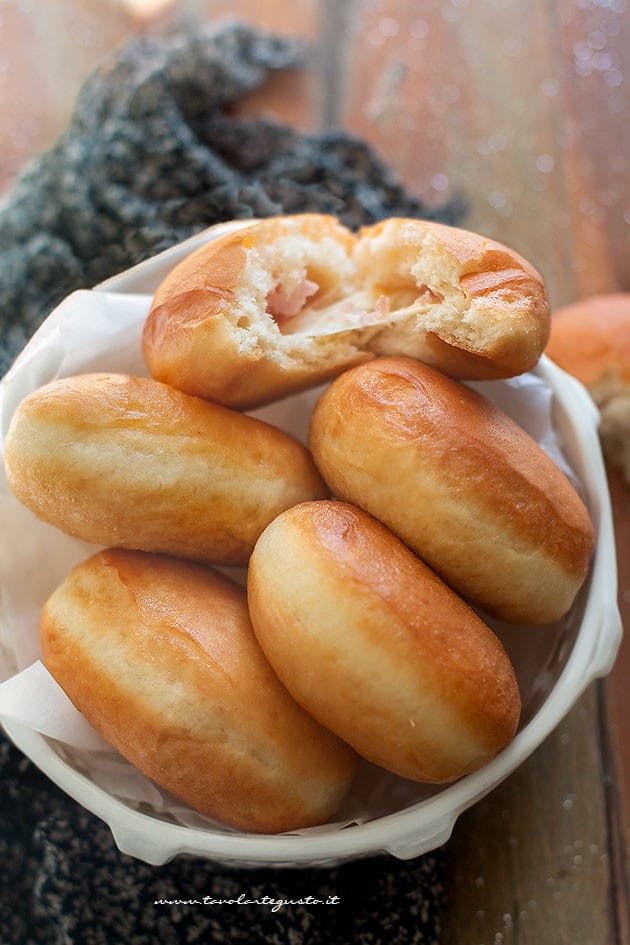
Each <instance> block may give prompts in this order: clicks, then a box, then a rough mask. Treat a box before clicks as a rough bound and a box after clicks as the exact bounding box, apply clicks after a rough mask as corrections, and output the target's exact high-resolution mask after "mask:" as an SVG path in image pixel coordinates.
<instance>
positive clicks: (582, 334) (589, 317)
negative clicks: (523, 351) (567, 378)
mask: <svg viewBox="0 0 630 945" xmlns="http://www.w3.org/2000/svg"><path fill="white" fill-rule="evenodd" d="M545 354H547V355H548V357H550V358H551V360H552V361H555V362H556V364H558V365H559V366H560V367H561V368H563V369H564V370H565V371H568V372H569V374H573V375H574V377H577V378H578V380H580V381H581V382H582V383H583V384H584V385H585V386H586V387H588V388H593V387H595V386H596V385H597V384H598V383H600V382H602V381H605V380H606V379H608V380H610V381H612V380H613V379H616V380H617V381H618V383H619V384H622V383H623V384H624V385H628V384H630V293H622V292H620V293H617V294H612V295H599V296H593V297H591V298H587V299H582V300H581V301H579V302H574V303H573V305H567V306H565V307H564V308H561V309H558V310H557V311H556V312H554V315H553V319H552V323H551V335H550V337H549V344H548V345H547V348H546V351H545Z"/></svg>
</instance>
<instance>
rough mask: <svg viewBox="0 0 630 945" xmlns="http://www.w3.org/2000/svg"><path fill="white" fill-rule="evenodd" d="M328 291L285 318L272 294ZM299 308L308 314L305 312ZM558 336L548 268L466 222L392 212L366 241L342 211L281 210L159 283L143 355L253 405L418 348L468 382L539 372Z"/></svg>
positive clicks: (178, 382) (213, 396)
mask: <svg viewBox="0 0 630 945" xmlns="http://www.w3.org/2000/svg"><path fill="white" fill-rule="evenodd" d="M300 282H302V284H303V285H315V286H317V287H318V288H317V291H316V293H315V295H314V296H313V297H312V298H310V297H309V296H308V295H307V296H305V297H303V298H302V299H301V302H295V311H294V312H293V313H292V314H291V316H290V317H288V318H285V317H284V316H283V315H281V317H280V318H278V317H277V312H274V305H273V303H272V301H271V300H272V299H273V297H274V293H275V292H276V290H277V289H278V287H280V288H281V289H282V290H283V291H284V289H285V288H286V287H287V286H288V287H289V288H288V289H287V290H286V293H285V296H286V298H285V302H286V299H287V298H288V299H294V298H295V290H296V286H297V285H298V284H299V283H300ZM294 315H299V316H300V317H298V318H293V316H294ZM548 331H549V306H548V302H547V298H546V294H545V289H544V285H543V282H542V279H541V277H540V275H539V274H538V273H537V272H536V270H535V269H534V268H533V267H532V266H531V265H530V264H529V263H528V262H527V261H526V260H524V259H523V258H522V257H521V256H519V255H518V254H517V253H514V252H513V251H512V250H509V249H508V248H507V247H505V246H503V245H501V244H499V243H496V242H494V241H492V240H489V239H486V238H485V237H482V236H479V235H477V234H475V233H471V232H468V231H465V230H460V229H456V228H453V227H447V226H443V225H438V224H433V223H430V222H427V221H421V220H406V219H397V218H394V219H390V220H386V221H384V222H382V223H379V224H377V225H376V226H374V227H369V228H365V229H363V230H362V231H361V233H360V235H359V237H358V238H357V237H356V236H355V235H354V234H352V233H350V231H348V230H346V229H345V228H344V227H342V226H341V225H340V224H339V223H338V222H337V221H336V220H335V219H334V218H333V217H329V216H319V215H317V214H305V215H301V216H294V217H276V218H271V219H269V220H265V221H262V222H260V223H257V224H254V225H252V226H250V227H247V228H246V229H243V230H240V231H236V232H234V233H231V234H228V235H225V236H223V237H220V238H219V239H217V240H215V241H213V242H210V243H208V244H207V245H206V246H204V247H202V248H201V249H199V250H197V252H196V253H194V254H193V255H191V256H190V257H189V258H187V259H185V260H184V261H183V262H181V263H180V264H179V265H178V266H176V267H175V268H174V269H173V271H172V272H171V273H170V274H169V275H168V276H167V278H166V279H165V281H164V282H163V283H162V285H161V286H160V287H159V289H158V291H157V293H156V295H155V298H154V301H153V305H152V308H151V312H150V314H149V316H148V319H147V321H146V325H145V329H144V334H143V350H144V355H145V359H146V362H147V364H148V366H149V370H150V371H151V373H152V375H153V376H154V377H156V378H157V379H158V380H162V381H165V382H167V383H169V384H172V385H173V386H175V387H179V388H180V389H181V390H184V391H186V392H188V393H191V394H195V395H197V396H201V397H205V398H207V399H209V400H215V401H217V402H219V403H224V404H227V405H229V406H233V407H238V408H248V407H252V406H257V405H260V404H263V403H267V402H269V401H271V400H274V399H276V398H278V397H282V396H285V395H287V394H289V393H292V392H294V391H298V390H303V389H305V388H307V387H313V386H315V385H317V384H319V383H322V382H323V381H326V380H329V379H331V378H332V377H334V376H336V375H337V374H339V373H340V372H341V371H343V370H345V369H347V368H348V367H351V366H353V365H355V364H359V363H363V362H365V361H368V360H370V359H371V358H373V357H374V356H375V355H384V354H390V355H391V354H393V355H399V354H403V355H409V356H412V357H416V358H420V359H421V360H424V361H426V362H427V363H430V364H434V365H435V366H437V367H439V368H440V369H441V370H443V371H445V372H446V373H448V374H451V375H452V376H455V377H467V378H496V377H509V376H512V375H514V374H518V373H521V372H522V371H525V370H528V369H529V368H531V367H532V366H533V365H534V364H535V363H536V362H537V360H538V358H539V357H540V354H541V353H542V350H543V348H544V346H545V344H546V341H547V337H548Z"/></svg>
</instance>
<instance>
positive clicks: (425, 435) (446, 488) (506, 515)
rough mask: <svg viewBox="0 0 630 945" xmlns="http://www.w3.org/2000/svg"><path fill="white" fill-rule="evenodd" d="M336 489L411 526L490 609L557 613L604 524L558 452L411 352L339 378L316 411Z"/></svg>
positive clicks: (321, 458) (468, 594) (431, 556)
mask: <svg viewBox="0 0 630 945" xmlns="http://www.w3.org/2000/svg"><path fill="white" fill-rule="evenodd" d="M310 443H311V449H312V452H313V456H314V458H315V461H316V463H317V465H318V468H319V469H320V472H321V473H322V475H323V477H324V479H325V480H326V482H327V483H328V485H329V486H330V488H331V491H332V492H333V494H335V495H337V496H338V497H340V498H342V499H345V500H347V501H349V502H354V503H355V504H356V505H359V506H361V507H362V508H364V509H366V510H367V511H368V512H371V514H372V515H375V516H376V517H377V518H379V519H380V520H381V521H382V522H384V523H385V524H386V525H388V526H389V527H390V528H391V529H392V530H393V531H394V532H395V533H396V534H397V535H399V536H400V537H401V538H402V539H403V540H404V541H405V542H406V543H407V544H408V545H409V546H410V547H411V548H412V549H413V550H414V551H415V552H416V553H417V554H418V555H420V557H421V558H423V560H425V561H426V562H427V564H429V565H430V566H431V567H432V568H434V569H435V570H436V571H437V572H438V573H439V574H440V575H441V576H442V577H443V578H444V580H445V581H447V582H448V583H449V584H450V585H451V587H453V588H454V589H455V590H457V591H458V592H459V593H461V594H462V595H463V596H464V597H465V598H466V599H467V600H469V601H471V602H473V603H475V604H477V605H478V606H480V607H482V608H485V609H486V610H487V611H488V612H489V613H492V614H493V615H495V616H498V617H501V618H503V619H505V620H510V621H514V622H519V623H551V622H553V621H554V620H557V619H559V618H560V617H561V616H562V615H563V614H565V613H566V612H567V610H568V609H569V607H570V606H571V604H572V602H573V600H574V598H575V595H576V594H577V591H578V590H579V588H580V586H581V584H582V582H583V581H584V579H585V577H586V574H587V571H588V566H589V561H590V558H591V555H592V552H593V547H594V533H593V526H592V524H591V521H590V518H589V515H588V512H587V510H586V508H585V507H584V504H583V503H582V501H581V499H580V498H579V497H578V495H577V493H576V492H575V490H574V489H573V487H572V486H571V484H570V483H569V481H568V480H567V478H566V477H565V476H564V474H563V473H562V472H561V471H560V470H559V469H558V467H557V466H556V465H555V464H554V463H553V461H552V460H551V459H549V457H548V456H547V455H546V454H545V453H544V452H543V451H542V450H541V448H540V447H539V446H538V444H537V443H535V441H534V440H532V439H531V438H530V437H529V436H528V435H527V434H526V433H525V432H524V431H523V430H522V429H521V428H520V427H518V426H517V425H516V424H515V423H514V422H513V421H512V420H511V419H510V418H509V417H507V416H506V415H505V414H504V413H503V412H502V411H500V410H498V409H497V408H496V407H494V406H493V405H492V404H490V403H489V401H487V400H485V399H484V398H482V397H481V396H479V395H478V394H476V393H474V392H473V391H471V390H469V389H468V388H466V387H465V386H464V385H462V384H459V383H458V382H456V381H453V380H451V379H449V378H447V377H445V376H444V375H443V374H441V373H440V372H438V371H435V370H434V369H432V368H430V367H427V366H426V365H422V364H420V363H419V362H417V361H412V360H410V359H408V358H383V359H379V360H377V361H374V362H372V363H371V364H369V365H365V366H363V367H361V368H356V369H354V370H353V371H349V372H347V373H346V374H344V375H342V376H341V377H340V378H338V379H337V380H336V381H335V382H334V383H333V384H332V385H331V386H330V387H329V388H328V390H327V391H325V393H324V394H323V396H322V397H321V398H320V400H319V402H318V404H317V406H316V408H315V411H314V413H313V417H312V421H311V431H310Z"/></svg>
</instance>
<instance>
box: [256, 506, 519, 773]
mask: <svg viewBox="0 0 630 945" xmlns="http://www.w3.org/2000/svg"><path fill="white" fill-rule="evenodd" d="M248 600H249V608H250V615H251V619H252V624H253V626H254V630H255V632H256V635H257V637H258V640H259V642H260V644H261V646H262V649H263V650H264V652H265V654H266V656H267V658H268V659H269V661H270V662H271V664H272V666H273V667H274V669H275V671H276V672H277V674H278V676H279V677H280V679H281V680H282V681H283V682H284V684H285V685H286V686H287V688H288V689H289V690H290V692H291V693H292V695H293V696H294V698H295V699H296V700H297V701H298V702H299V703H300V704H301V705H303V706H304V707H305V708H306V709H307V711H308V712H310V713H311V714H312V715H313V716H314V717H315V718H317V719H318V720H319V721H320V722H321V723H322V724H323V725H325V726H326V727H327V728H330V729H331V730H332V731H334V732H336V733H337V734H338V735H339V736H340V737H341V738H343V739H344V740H345V741H347V742H348V743H349V744H351V745H352V746H353V747H354V748H355V749H356V750H357V752H359V754H361V755H363V756H364V757H366V758H368V759H369V760H370V761H372V762H374V763H375V764H378V765H381V766H382V767H384V768H387V769H388V770H390V771H393V772H395V773H396V774H399V775H401V776H403V777H405V778H411V779H413V780H417V781H450V780H453V779H455V778H458V777H460V776H461V775H464V774H467V773H468V772H470V771H473V770H475V769H476V768H478V767H480V766H481V765H483V764H485V763H486V762H487V761H489V760H490V759H491V758H493V757H494V756H495V755H496V754H497V753H498V752H499V751H501V749H502V748H504V747H505V746H506V745H507V744H508V742H509V741H510V739H511V738H512V736H513V735H514V732H515V730H516V727H517V724H518V719H519V714H520V697H519V692H518V686H517V682H516V678H515V675H514V670H513V668H512V665H511V663H510V661H509V659H508V657H507V655H506V653H505V651H504V649H503V647H502V645H501V643H500V641H499V640H498V638H497V637H496V636H495V635H494V634H493V633H492V631H491V630H490V629H489V628H488V627H487V626H486V625H485V624H484V623H483V622H482V620H481V619H480V618H479V617H477V615H476V614H475V613H474V612H473V611H472V610H471V609H470V608H469V607H468V606H467V605H466V604H465V603H464V602H463V601H462V600H461V599H460V598H459V597H458V596H457V595H456V594H455V593H454V592H453V591H451V590H450V588H448V587H447V586H446V585H445V584H444V583H443V582H442V581H441V580H440V579H439V578H438V577H437V576H436V575H435V574H434V573H433V572H432V571H431V570H430V569H429V568H428V567H426V565H424V564H423V563H422V562H421V561H420V560H419V559H418V558H416V556H415V555H414V554H412V552H411V551H410V550H409V549H408V548H407V547H405V545H404V544H403V543H402V542H401V541H400V540H399V539H398V538H396V537H395V536H394V535H393V534H392V533H391V532H390V531H389V530H388V529H387V528H385V526H383V525H382V524H381V523H380V522H377V521H376V520H375V519H374V518H372V517H371V516H370V515H368V514H367V513H366V512H363V511H362V510H361V509H358V508H356V507H354V506H352V505H348V504H346V503H342V502H326V501H323V502H309V503H304V504H302V505H299V506H295V507H294V508H292V509H289V510H288V511H287V512H284V513H283V514H282V515H280V516H279V517H278V518H277V519H275V521H274V522H272V524H271V525H269V526H268V528H267V529H265V531H264V532H263V534H262V536H261V537H260V538H259V540H258V542H257V544H256V548H255V550H254V554H253V555H252V558H251V561H250V567H249V575H248Z"/></svg>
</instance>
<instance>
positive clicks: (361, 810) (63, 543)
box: [0, 279, 580, 834]
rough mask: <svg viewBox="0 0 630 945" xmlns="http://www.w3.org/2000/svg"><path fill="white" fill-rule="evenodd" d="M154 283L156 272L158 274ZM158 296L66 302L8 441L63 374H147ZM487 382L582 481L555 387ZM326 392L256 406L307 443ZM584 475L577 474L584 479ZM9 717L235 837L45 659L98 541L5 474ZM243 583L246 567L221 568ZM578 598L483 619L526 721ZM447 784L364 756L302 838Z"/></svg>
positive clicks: (0, 616)
mask: <svg viewBox="0 0 630 945" xmlns="http://www.w3.org/2000/svg"><path fill="white" fill-rule="evenodd" d="M149 282H150V279H149ZM150 301H151V295H149V294H135V293H129V294H120V293H118V292H114V291H79V292H75V293H74V294H73V295H71V296H70V297H69V298H68V299H66V300H65V302H63V303H62V304H61V305H60V306H59V307H58V308H57V309H56V310H55V312H54V313H53V314H52V315H51V316H50V317H49V318H48V320H47V321H46V322H45V323H44V324H43V325H42V327H41V328H40V329H39V331H38V332H37V334H36V335H35V337H34V338H33V340H32V341H31V343H30V344H29V345H28V346H27V348H26V349H25V350H24V352H23V353H22V355H21V356H20V358H19V359H18V360H17V362H16V363H15V365H14V366H13V368H12V369H11V371H10V372H9V374H8V375H7V376H6V378H5V380H4V382H3V384H2V386H1V389H0V431H1V437H2V443H3V442H4V437H5V435H6V432H7V429H8V426H9V422H10V419H11V416H12V414H13V412H14V410H15V408H16V407H17V405H18V403H19V402H20V401H21V399H22V398H23V397H24V396H25V395H26V394H27V393H29V392H30V391H31V390H33V389H35V388H36V387H39V386H41V385H42V384H45V383H47V382H49V381H51V380H53V379H55V378H57V377H64V376H69V375H72V374H79V373H87V372H91V371H116V372H121V373H130V374H141V375H145V376H146V375H147V370H146V367H145V365H144V362H143V358H142V354H141V346H140V338H141V332H142V326H143V323H144V319H145V317H146V314H147V313H148V309H149V306H150ZM470 386H472V387H474V388H476V389H477V390H479V391H480V392H481V393H483V394H484V395H485V396H487V397H488V398H489V399H490V400H492V401H494V402H495V403H497V404H498V405H499V406H500V407H502V408H503V409H504V410H505V411H506V412H507V413H508V414H510V415H511V416H512V417H513V418H514V419H515V420H516V421H517V422H518V423H519V424H520V425H521V426H523V427H524V428H525V429H526V430H527V431H528V432H529V433H530V434H531V435H532V436H533V437H534V438H535V439H536V440H537V441H538V442H539V443H540V444H541V446H542V447H543V448H544V449H545V450H547V452H549V453H550V454H551V455H552V456H553V458H554V459H555V460H556V462H557V463H558V464H559V465H560V466H561V467H562V468H563V469H564V470H565V471H566V472H567V474H568V475H570V476H572V473H571V470H570V469H569V467H568V465H567V463H566V460H565V459H564V457H563V455H562V452H561V448H560V444H559V443H558V440H557V437H556V435H555V433H554V429H553V425H552V420H551V403H552V392H551V390H550V389H549V387H548V386H547V385H546V384H545V383H544V382H543V381H542V380H541V379H540V378H538V377H537V376H535V374H525V375H522V376H521V377H518V378H515V379H512V380H509V381H492V382H486V383H476V384H471V385H470ZM319 393H320V390H316V391H309V392H307V393H305V394H298V395H295V396H292V397H289V398H287V399H286V400H284V401H281V402H279V403H277V404H272V405H269V406H266V407H264V408H262V409H259V410H256V411H253V412H252V413H253V415H255V416H258V417H260V418H261V419H264V420H266V421H268V422H270V423H274V424H275V425H276V426H279V427H281V428H282V429H284V430H285V431H287V432H288V433H291V434H292V435H293V436H295V437H297V438H298V439H300V440H301V441H302V442H305V439H306V433H307V427H308V418H309V416H310V412H311V410H312V407H313V405H314V403H315V401H316V400H317V397H318V396H319ZM573 478H574V477H573ZM0 519H1V521H2V534H1V536H0V680H6V681H4V682H2V684H0V720H3V719H4V720H7V721H10V720H13V721H18V722H20V723H21V724H22V725H25V726H27V727H29V728H32V729H34V730H35V731H37V732H40V733H42V734H43V735H45V736H47V737H48V738H51V739H54V740H55V749H56V750H57V751H58V753H59V754H61V755H62V757H63V758H64V759H65V760H66V761H67V762H68V764H70V765H72V766H74V767H75V768H77V769H79V770H81V771H82V772H83V773H85V774H87V775H88V776H89V777H90V778H91V779H92V780H93V781H94V782H95V783H96V784H97V785H99V786H100V787H102V788H103V789H104V790H105V791H107V792H108V793H110V794H112V795H114V796H116V797H118V798H119V799H121V800H123V801H125V802H126V803H128V804H130V805H132V806H134V807H138V808H140V809H143V810H146V811H149V812H151V813H153V814H154V815H155V816H157V817H159V818H164V819H167V820H173V821H175V822H177V823H182V824H185V825H188V826H191V827H204V826H205V827H209V828H212V829H213V830H222V831H226V832H231V830H230V828H229V827H225V826H223V825H221V824H219V823H217V822H215V821H213V820H211V819H210V818H207V817H204V816H202V815H201V814H198V813H196V812H195V811H192V810H191V809H190V808H188V807H187V806H185V805H183V804H182V802H180V801H178V800H177V799H175V798H173V797H172V796H170V795H168V794H167V793H166V792H164V791H162V790H161V789H159V788H158V787H157V786H156V785H155V784H154V783H153V782H151V781H149V779H147V778H146V777H144V775H142V774H141V773H140V772H139V771H137V770H136V769H135V768H134V767H132V766H131V765H130V764H129V763H128V762H127V761H125V760H124V759H123V758H122V757H121V756H120V755H119V754H118V753H117V752H115V751H114V750H113V749H111V748H110V747H109V746H108V745H107V743H106V742H105V741H104V740H103V739H102V738H101V736H100V735H99V734H98V732H96V731H95V730H94V729H93V728H92V727H91V726H90V725H89V724H88V722H87V721H86V720H85V719H84V718H83V716H81V715H80V714H79V713H78V712H77V710H76V709H75V708H74V706H73V705H72V703H71V702H70V701H69V699H68V698H67V697H66V695H65V694H64V693H63V691H62V690H61V689H60V687H59V686H58V685H57V684H56V682H55V681H54V679H53V678H52V677H51V676H50V674H49V673H48V672H47V670H46V669H45V667H44V666H43V665H42V664H41V662H40V661H39V615H40V611H41V608H42V606H43V604H44V602H45V601H46V599H47V598H48V596H49V595H50V593H51V592H52V591H53V590H54V589H55V588H56V587H57V586H58V585H59V584H60V583H61V582H62V581H63V580H64V578H65V577H66V575H67V573H68V572H69V571H70V570H71V568H72V567H74V565H76V564H77V563H78V562H79V561H81V560H83V559H85V558H86V557H88V556H90V555H92V554H94V553H95V552H96V551H97V550H98V546H96V545H92V544H89V543H87V542H83V541H79V540H77V539H74V538H70V537H69V536H67V535H64V534H63V533H62V532H60V531H59V530H57V529H56V528H54V527H52V526H51V525H48V524H46V523H44V522H41V521H40V520H39V519H37V518H36V517H35V516H34V515H33V514H32V513H31V512H30V511H29V510H28V509H26V508H24V507H22V506H21V505H20V504H19V503H18V502H17V500H16V499H15V498H14V497H13V495H12V494H11V492H10V490H9V488H8V485H7V482H6V476H5V474H4V467H3V469H2V471H1V472H0ZM222 570H224V571H225V573H227V574H230V575H231V576H232V577H235V578H236V579H237V580H240V582H241V583H244V578H245V572H244V571H243V570H242V569H241V570H240V571H235V570H234V569H222ZM579 608H580V605H579V603H578V604H577V605H576V606H574V608H573V609H572V611H571V613H570V614H569V615H568V616H567V617H566V618H565V619H564V620H563V621H560V622H559V623H558V624H554V625H551V626H546V627H523V626H519V627H514V626H510V625H508V624H504V623H501V622H499V621H495V620H492V619H490V618H488V617H487V616H485V615H482V616H484V619H485V620H486V622H487V623H488V624H489V625H490V626H492V627H493V628H494V629H495V631H496V632H497V633H498V635H499V636H500V637H501V639H502V640H503V643H504V645H505V646H506V649H507V651H508V653H509V655H510V657H511V659H512V661H513V663H514V666H515V669H516V672H517V676H518V679H519V686H520V688H521V695H522V699H523V716H522V723H521V724H525V723H526V722H527V721H529V719H530V718H531V717H532V716H533V715H534V714H535V712H536V711H537V709H538V708H539V707H540V705H541V704H542V702H543V701H544V699H545V697H546V695H547V694H548V693H549V691H550V690H551V688H552V686H553V684H554V682H555V680H556V679H557V677H558V675H559V671H560V669H561V667H562V665H563V662H564V660H565V659H566V656H567V654H568V652H569V650H570V648H571V646H572V643H573V641H574V639H575V636H576V633H577V629H578V625H579V619H578V616H579V615H578V611H579ZM442 789H443V788H442V787H441V786H439V785H437V786H436V785H423V784H417V783H414V782H411V781H406V780H404V779H402V778H398V777H396V776H394V775H391V774H389V773H388V772H385V771H383V770H382V769H379V768H377V767H375V766H374V765H371V764H370V763H368V762H364V763H362V765H361V768H360V772H359V775H358V777H357V779H356V782H355V784H354V786H353V789H352V790H351V792H350V794H349V795H348V797H347V798H346V800H345V802H344V804H343V806H342V808H341V810H340V811H339V813H338V816H337V819H336V821H335V823H334V824H326V825H324V826H322V827H314V828H309V829H308V830H307V831H295V833H299V834H302V833H312V832H313V831H318V830H326V831H330V830H332V829H341V828H342V827H344V826H347V825H348V824H351V823H362V822H365V821H368V820H371V819H373V818H375V817H378V816H382V815H384V814H387V813H392V812H394V811H397V810H401V809H403V808H405V807H408V806H410V805H411V804H415V803H417V802H418V801H420V800H422V799H424V798H426V797H428V796H431V795H433V794H436V793H438V792H439V791H440V790H442Z"/></svg>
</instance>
